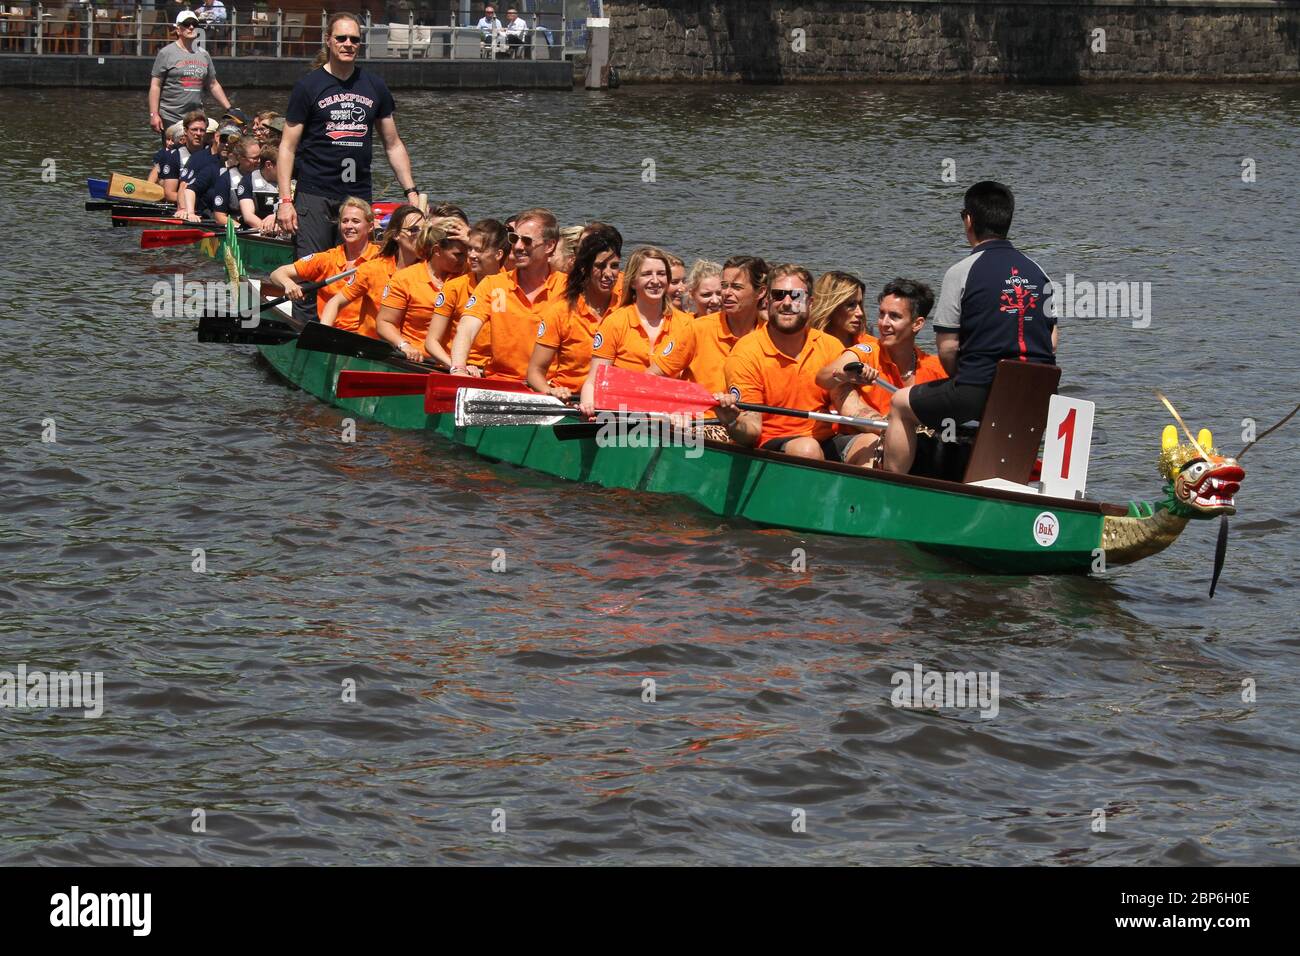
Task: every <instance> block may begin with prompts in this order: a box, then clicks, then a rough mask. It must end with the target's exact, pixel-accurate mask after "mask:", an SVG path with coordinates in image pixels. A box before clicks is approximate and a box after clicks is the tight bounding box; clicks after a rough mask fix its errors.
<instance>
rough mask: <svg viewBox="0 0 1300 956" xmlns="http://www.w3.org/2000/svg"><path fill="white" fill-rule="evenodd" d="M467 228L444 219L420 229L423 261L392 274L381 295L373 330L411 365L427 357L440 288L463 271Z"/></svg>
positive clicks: (418, 247)
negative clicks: (426, 343) (426, 344)
mask: <svg viewBox="0 0 1300 956" xmlns="http://www.w3.org/2000/svg"><path fill="white" fill-rule="evenodd" d="M467 225H468V224H467V223H465V222H463V221H462V220H460V219H454V218H452V217H450V216H444V217H442V218H440V219H433V220H430V221H428V222H426V223H425V224H424V225H423V226H421V227H420V235H419V238H418V239H417V240H416V252H417V254H418V255H419V256H420V257H421V258H422V259H423V260H424V261H423V262H417V263H416V264H415V265H413V266H407V267H406V268H405V269H399V270H398V271H397V272H394V273H393V278H392V279H390V280H389V282H388V288H387V289H386V290H385V292H384V296H383V300H382V301H381V303H380V307H379V316H378V317H377V318H376V319H375V331H377V332H378V333H379V338H381V339H383V340H384V341H385V342H387V343H388V344H389V345H391V346H393V347H394V348H396V349H399V350H400V351H401V353H402V354H403V355H404V356H406V357H407V358H408V359H410V360H411V361H413V362H419V361H423V360H424V358H425V357H426V354H427V353H426V352H425V351H424V339H425V335H426V334H427V333H428V331H429V323H430V322H431V321H432V319H433V310H434V307H435V303H436V302H437V300H438V296H439V295H440V294H441V293H442V289H443V286H444V285H445V284H446V283H447V281H448V280H450V279H454V278H456V276H458V275H461V274H462V273H463V272H464V271H465V257H466V252H467V249H468V246H467V244H466V242H465V240H464V238H463V237H465V236H466V229H467Z"/></svg>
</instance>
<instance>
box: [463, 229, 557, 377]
mask: <svg viewBox="0 0 1300 956" xmlns="http://www.w3.org/2000/svg"><path fill="white" fill-rule="evenodd" d="M559 238H560V225H559V223H558V222H557V221H556V219H555V215H554V214H553V213H552V212H551V211H550V210H549V209H526V210H524V211H523V212H521V213H520V214H519V215H518V216H517V217H516V219H515V226H514V231H512V232H511V233H510V234H509V236H508V239H509V241H510V265H511V268H510V270H509V271H507V272H498V273H497V274H496V275H490V276H486V277H484V279H483V281H482V282H480V283H479V284H478V285H477V286H475V287H474V293H473V295H471V296H470V297H469V301H468V302H466V303H465V311H464V312H463V313H461V317H460V324H459V325H457V326H456V339H455V341H454V342H452V344H451V365H452V369H451V370H452V372H453V373H456V374H468V375H474V374H479V370H478V369H474V368H470V367H469V365H468V358H469V352H470V348H471V347H472V346H473V345H474V340H475V338H477V337H478V333H479V330H480V329H481V328H483V326H484V325H485V324H486V325H488V327H489V328H490V329H491V335H492V344H491V358H489V359H488V363H487V368H486V370H485V371H486V374H488V375H499V376H501V377H503V378H513V379H516V380H518V381H521V382H522V381H524V379H525V377H526V376H527V375H528V361H529V359H531V358H532V356H533V343H534V341H535V339H536V338H537V321H538V318H539V317H540V315H541V313H542V311H543V310H544V309H545V308H546V306H548V305H550V304H551V303H553V302H555V301H557V300H558V299H562V298H564V290H565V286H566V284H567V280H568V276H566V275H565V274H564V273H563V272H553V271H552V270H551V256H552V254H554V252H555V245H556V243H557V242H558V241H559Z"/></svg>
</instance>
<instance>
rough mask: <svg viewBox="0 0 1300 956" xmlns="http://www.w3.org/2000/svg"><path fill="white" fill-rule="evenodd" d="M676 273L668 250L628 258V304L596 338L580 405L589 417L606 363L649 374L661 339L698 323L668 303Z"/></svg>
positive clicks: (604, 322) (608, 318) (606, 320)
mask: <svg viewBox="0 0 1300 956" xmlns="http://www.w3.org/2000/svg"><path fill="white" fill-rule="evenodd" d="M672 274H673V269H672V264H671V262H670V261H669V259H668V254H667V253H666V252H664V251H663V250H662V249H656V248H654V247H653V246H642V247H641V248H640V249H637V250H636V251H635V252H633V253H632V256H631V258H629V259H628V263H627V272H626V277H625V281H624V284H623V298H622V306H621V307H620V308H618V309H615V310H614V311H613V312H611V313H609V315H607V316H605V318H604V319H603V320H602V321H601V323H600V328H599V329H598V330H597V331H596V335H595V337H594V338H593V339H592V340H591V368H590V369H589V370H588V372H587V380H586V381H585V382H584V383H583V385H582V401H581V402H580V403H579V407H580V408H581V409H582V410H583V412H584V413H586V414H587V415H588V416H591V415H594V414H595V410H596V405H595V396H596V371H597V370H598V369H599V368H600V367H601V366H602V365H617V366H618V367H619V368H626V369H632V370H634V371H637V372H644V371H646V370H647V369H648V368H649V367H650V356H651V355H652V354H653V353H654V349H655V346H657V345H658V344H659V340H660V338H662V337H663V336H664V335H673V334H675V333H676V332H677V330H678V327H679V326H681V325H684V324H685V323H687V322H691V321H693V320H694V316H692V315H688V314H686V313H684V312H678V311H676V310H675V309H674V308H673V306H672V303H671V302H670V301H669V300H668V287H669V285H670V283H671V282H672Z"/></svg>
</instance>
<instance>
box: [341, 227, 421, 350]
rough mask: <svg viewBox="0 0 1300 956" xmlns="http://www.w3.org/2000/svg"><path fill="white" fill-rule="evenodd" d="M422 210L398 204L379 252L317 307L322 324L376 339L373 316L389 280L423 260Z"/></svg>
mask: <svg viewBox="0 0 1300 956" xmlns="http://www.w3.org/2000/svg"><path fill="white" fill-rule="evenodd" d="M423 225H424V213H423V212H421V211H420V210H419V209H418V208H416V207H415V206H411V205H405V206H398V207H397V208H396V209H394V210H393V214H392V216H390V217H389V220H388V228H386V229H385V230H384V234H383V236H382V237H381V240H380V241H381V244H380V247H379V255H377V256H375V257H374V258H373V259H371V260H369V261H368V262H365V263H363V264H362V265H361V267H360V268H359V269H357V272H356V275H354V276H353V277H352V279H351V280H350V281H349V282H347V283H346V284H344V286H343V288H342V289H340V290H339V291H338V292H337V293H335V295H334V296H333V297H332V298H331V299H330V300H329V301H328V302H327V303H325V305H324V307H323V308H322V309H321V310H320V320H321V323H322V324H324V325H332V326H334V327H335V328H338V329H343V330H344V331H345V332H356V333H358V334H360V335H368V336H370V337H371V338H372V339H377V338H379V333H378V332H377V331H376V330H375V319H376V318H377V317H378V315H379V307H380V304H381V302H382V300H383V297H384V289H386V288H387V287H388V281H389V280H390V279H391V278H392V277H393V274H394V273H395V272H397V270H398V269H405V268H406V267H407V266H413V265H415V264H416V263H418V262H420V261H422V260H421V259H420V252H419V238H420V227H421V226H423Z"/></svg>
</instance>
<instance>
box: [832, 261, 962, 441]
mask: <svg viewBox="0 0 1300 956" xmlns="http://www.w3.org/2000/svg"><path fill="white" fill-rule="evenodd" d="M876 302H877V305H878V308H879V315H878V318H877V326H878V330H879V332H880V338H879V340H876V339H870V340H868V341H865V342H860V343H858V344H857V345H854V346H852V347H851V348H847V349H845V350H844V352H843V353H842V354H841V355H840V357H839V358H838V359H836V360H835V361H834V362H832V363H831V364H830V365H828V366H826V367H825V368H824V369H822V370H821V371H820V372H818V373H817V384H818V385H821V386H822V387H823V388H826V389H827V390H828V391H830V393H831V396H832V399H833V400H834V402H835V404H836V405H837V406H838V407H839V409H840V411H842V412H843V413H844V414H845V415H861V416H864V417H875V416H876V415H888V414H889V404H890V401H891V395H892V394H893V393H892V392H889V391H887V390H885V389H883V388H881V387H880V386H879V385H874V384H872V383H873V382H875V381H877V380H879V381H884V382H888V383H889V384H890V385H893V386H894V388H895V389H900V388H906V387H907V386H908V385H920V384H921V383H922V382H937V381H939V380H940V379H945V378H947V377H948V373H947V372H946V371H944V367H943V363H942V362H940V361H939V357H938V356H937V355H931V354H930V353H928V352H923V351H921V349H919V348H917V346H916V336H917V333H918V332H920V331H921V328H922V327H923V326H924V325H925V318H926V316H927V315H929V314H930V310H931V309H932V308H934V293H933V292H932V291H931V290H930V287H929V286H928V285H926V284H925V283H924V282H915V281H913V280H911V279H894V280H892V281H891V282H889V283H887V284H886V285H885V288H884V289H883V290H882V291H881V293H880V295H878V296H876ZM854 362H860V363H861V364H862V372H861V373H859V374H858V375H850V374H848V373H847V372H845V371H844V368H845V366H847V365H850V364H852V363H854ZM879 443H880V436H879V435H877V434H874V433H864V434H861V435H858V436H857V437H856V439H855V440H854V441H853V442H852V443H851V444H850V445H849V447H848V448H846V449H845V454H844V460H845V461H847V462H848V463H849V464H852V465H868V466H871V465H874V464H876V456H877V454H878V451H879V448H880V444H879Z"/></svg>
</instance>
